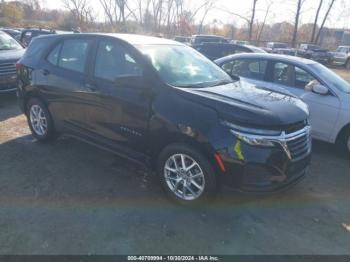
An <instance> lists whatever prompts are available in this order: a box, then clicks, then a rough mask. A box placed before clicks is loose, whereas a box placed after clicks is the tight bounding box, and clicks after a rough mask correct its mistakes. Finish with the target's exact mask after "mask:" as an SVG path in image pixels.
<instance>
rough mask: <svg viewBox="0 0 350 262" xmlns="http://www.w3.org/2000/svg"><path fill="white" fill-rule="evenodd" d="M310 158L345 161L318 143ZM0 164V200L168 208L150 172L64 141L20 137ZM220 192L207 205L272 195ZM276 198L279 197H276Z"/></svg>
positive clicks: (0, 154) (1, 149)
mask: <svg viewBox="0 0 350 262" xmlns="http://www.w3.org/2000/svg"><path fill="white" fill-rule="evenodd" d="M314 153H316V154H317V155H321V156H327V155H329V154H331V155H332V156H333V157H336V158H338V157H339V158H345V157H344V156H342V155H341V154H340V153H339V152H337V150H336V148H335V147H334V146H332V145H329V144H327V143H323V142H319V141H315V142H314ZM0 159H2V162H3V163H6V164H5V165H4V166H3V167H2V169H3V171H4V170H5V171H6V172H2V177H1V178H0V184H2V182H1V180H2V179H6V181H5V182H4V183H3V184H7V185H8V186H7V187H6V189H7V190H9V191H7V190H6V191H7V192H1V190H0V192H1V195H3V196H6V194H10V195H12V194H16V195H19V196H21V195H22V196H23V197H27V196H28V195H27V193H28V192H27V190H29V189H30V190H31V194H34V195H33V196H35V197H39V198H38V199H40V197H43V198H44V199H51V200H52V201H58V202H60V201H66V200H69V201H71V200H72V199H76V200H77V201H79V199H80V200H83V202H84V201H89V199H92V200H94V201H97V200H101V201H104V200H106V199H108V201H117V202H119V201H121V202H123V201H130V202H129V203H130V204H131V203H132V202H133V200H134V201H135V202H134V204H136V205H137V202H138V201H141V203H143V205H148V204H151V205H152V204H154V203H156V202H157V201H159V202H160V203H161V205H172V204H173V202H171V201H168V200H167V199H166V197H165V194H164V193H163V191H162V189H161V187H160V185H159V183H158V178H157V177H156V175H155V174H154V172H153V171H151V170H149V169H147V168H146V167H144V166H141V165H139V164H135V163H134V162H132V161H130V160H127V159H124V158H120V157H118V156H116V155H113V154H111V153H109V152H105V151H103V150H101V149H98V148H95V147H93V146H91V145H88V144H86V143H83V142H80V141H78V140H76V139H73V138H70V137H65V136H63V137H61V138H59V139H58V140H57V141H55V142H53V143H50V144H42V143H40V142H38V141H37V140H36V139H35V138H34V137H33V136H31V135H26V136H22V137H19V138H17V139H14V140H11V141H8V142H6V143H3V144H1V145H0ZM10 177H11V180H10V179H9V178H10ZM17 179H18V180H17ZM35 181H40V182H39V183H37V182H35ZM18 183H19V184H18ZM296 187H298V186H296ZM11 188H12V189H11ZM23 188H25V189H26V190H23ZM12 190H13V191H12ZM222 191H223V193H222V194H219V196H218V197H217V199H216V200H215V201H214V202H213V203H210V204H214V205H216V204H217V201H224V202H225V204H229V205H236V204H238V203H240V204H242V202H243V203H250V202H254V201H256V200H257V199H264V198H269V197H271V196H274V195H276V194H267V195H246V194H241V193H240V192H237V191H233V190H230V189H228V188H225V187H223V188H222ZM280 194H283V192H281V193H277V195H280Z"/></svg>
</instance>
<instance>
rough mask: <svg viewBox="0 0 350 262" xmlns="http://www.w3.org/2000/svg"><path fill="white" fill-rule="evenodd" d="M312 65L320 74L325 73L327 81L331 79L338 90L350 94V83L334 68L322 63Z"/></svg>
mask: <svg viewBox="0 0 350 262" xmlns="http://www.w3.org/2000/svg"><path fill="white" fill-rule="evenodd" d="M311 67H313V68H314V69H315V71H316V72H317V73H318V74H320V75H323V76H324V77H325V78H326V79H327V81H329V82H330V83H331V84H332V85H333V86H334V87H336V88H337V89H338V90H340V91H342V92H345V93H348V94H350V84H349V83H348V82H346V81H345V80H344V79H343V78H341V77H340V76H338V75H337V74H336V73H334V72H333V71H332V70H329V69H328V68H327V67H325V66H323V65H321V64H312V65H311Z"/></svg>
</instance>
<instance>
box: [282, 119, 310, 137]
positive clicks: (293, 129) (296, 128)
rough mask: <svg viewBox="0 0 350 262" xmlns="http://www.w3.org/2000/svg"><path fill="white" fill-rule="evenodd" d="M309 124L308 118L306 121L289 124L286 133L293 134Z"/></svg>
mask: <svg viewBox="0 0 350 262" xmlns="http://www.w3.org/2000/svg"><path fill="white" fill-rule="evenodd" d="M306 126H307V120H305V121H300V122H297V123H295V124H291V125H288V126H287V127H286V129H285V131H286V134H292V133H295V132H297V131H299V130H301V129H303V128H305V127H306Z"/></svg>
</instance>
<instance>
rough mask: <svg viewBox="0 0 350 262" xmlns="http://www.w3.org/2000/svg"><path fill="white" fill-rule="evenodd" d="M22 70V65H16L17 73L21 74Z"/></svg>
mask: <svg viewBox="0 0 350 262" xmlns="http://www.w3.org/2000/svg"><path fill="white" fill-rule="evenodd" d="M21 69H22V64H20V63H16V71H17V73H19V71H21Z"/></svg>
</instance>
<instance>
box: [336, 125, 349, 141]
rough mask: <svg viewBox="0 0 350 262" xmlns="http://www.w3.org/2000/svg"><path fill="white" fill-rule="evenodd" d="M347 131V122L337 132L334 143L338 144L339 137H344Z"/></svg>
mask: <svg viewBox="0 0 350 262" xmlns="http://www.w3.org/2000/svg"><path fill="white" fill-rule="evenodd" d="M347 131H350V123H347V124H346V125H345V126H344V127H343V128H342V129H341V130H340V131H339V133H338V135H337V138H336V140H335V141H336V143H337V144H338V143H339V142H340V141H341V139H342V138H343V137H344V135H345V134H346V132H347Z"/></svg>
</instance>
